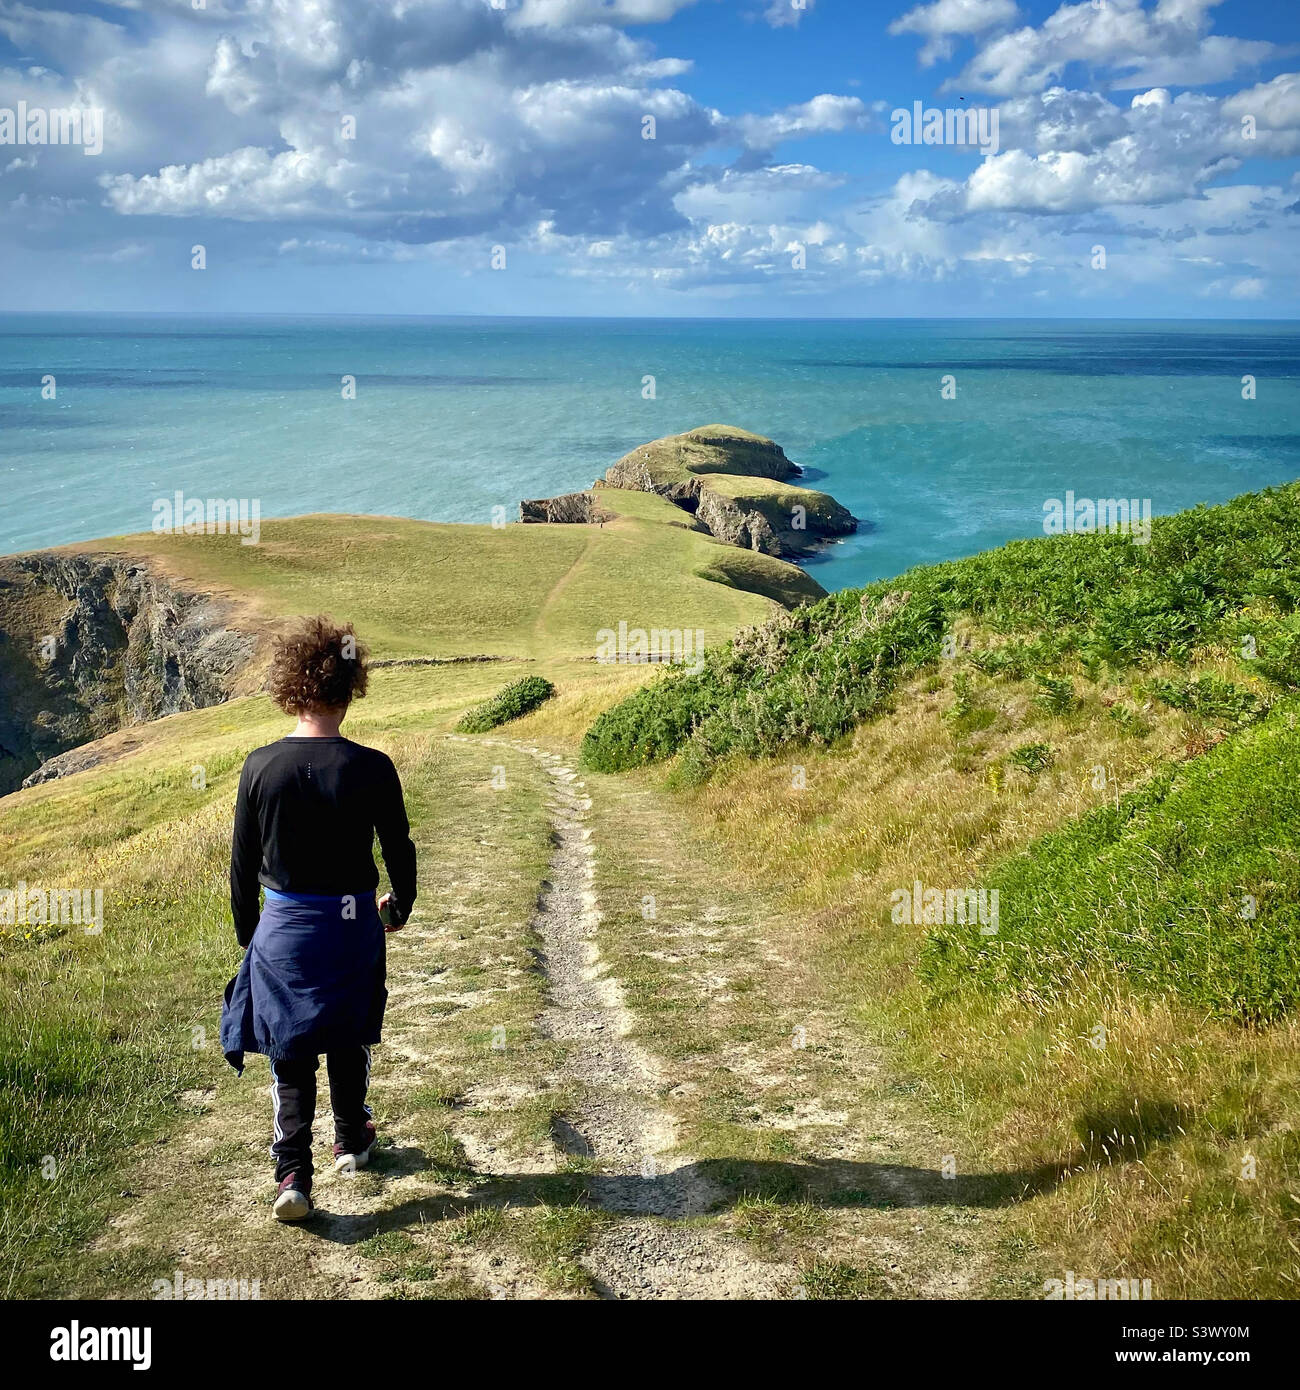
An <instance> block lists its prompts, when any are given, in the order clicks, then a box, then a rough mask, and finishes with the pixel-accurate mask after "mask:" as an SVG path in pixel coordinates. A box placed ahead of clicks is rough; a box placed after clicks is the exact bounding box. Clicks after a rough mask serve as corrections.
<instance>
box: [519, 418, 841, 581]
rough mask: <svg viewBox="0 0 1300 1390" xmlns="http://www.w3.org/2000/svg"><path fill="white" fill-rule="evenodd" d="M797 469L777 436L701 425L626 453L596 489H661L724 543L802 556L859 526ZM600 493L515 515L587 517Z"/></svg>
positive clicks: (529, 505) (533, 504)
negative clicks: (798, 480)
mask: <svg viewBox="0 0 1300 1390" xmlns="http://www.w3.org/2000/svg"><path fill="white" fill-rule="evenodd" d="M799 473H800V470H799V467H798V465H797V464H794V463H792V462H791V461H790V460H789V459H788V458H787V457H786V455H785V450H784V449H782V448H781V446H780V445H779V444H777V443H776V442H775V441H774V440H771V439H767V438H765V437H764V436H763V435H761V434H751V433H750V432H749V431H748V430H742V429H738V428H737V427H735V426H734V425H704V426H702V427H701V428H699V429H694V430H687V431H686V432H685V433H683V434H670V435H666V436H665V437H664V438H663V439H655V440H652V441H651V442H650V443H649V444H642V445H641V446H640V447H639V448H637V449H633V450H632V451H631V453H628V454H624V455H623V457H622V458H621V459H619V460H618V462H617V463H614V464H611V465H610V467H609V468H607V469H606V470H605V476H604V477H603V478H601V479H599V480H598V481H597V482H596V484H595V487H596V488H597V489H599V488H601V487H602V486H603V487H613V488H626V489H628V490H630V491H634V492H654V493H658V494H659V496H661V497H665V498H667V499H668V501H670V502H673V503H675V504H676V505H677V506H679V507H681V508H682V509H683V511H687V512H690V513H691V515H692V516H694V517H695V520H696V524H697V525H698V527H699V528H700V529H701V530H704V531H707V532H709V534H710V535H712V536H715V537H717V539H718V540H720V541H725V542H726V543H727V544H728V545H738V546H742V547H743V548H745V549H747V550H758V551H761V552H762V553H763V554H764V555H775V556H779V557H781V558H784V559H802V558H804V557H806V556H807V555H808V554H809V553H810V552H811V551H812V550H814V549H815V548H816V547H817V546H818V545H820V544H823V543H825V542H826V541H828V540H831V539H832V538H834V537H835V536H844V535H848V534H849V533H850V532H851V531H855V530H857V526H858V523H857V519H856V518H855V517H854V516H853V514H852V513H851V512H850V511H849V510H848V508H846V507H842V506H840V504H839V503H838V502H837V501H836V500H835V499H834V498H833V497H831V496H830V495H829V494H828V493H825V492H816V491H814V490H813V489H812V488H804V487H798V486H796V485H794V484H792V483H791V482H790V481H789V480H790V479H791V478H795V477H798V476H799ZM598 495H599V493H598V492H597V493H595V494H593V493H591V492H578V493H568V494H566V495H564V496H562V497H552V498H541V499H537V500H535V501H529V502H522V503H520V507H519V515H520V520H521V521H561V522H579V523H581V522H587V521H591V520H594V519H596V517H595V510H596V503H595V500H594V499H595V497H597V496H598ZM580 499H581V500H580Z"/></svg>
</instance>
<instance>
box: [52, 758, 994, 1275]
mask: <svg viewBox="0 0 1300 1390" xmlns="http://www.w3.org/2000/svg"><path fill="white" fill-rule="evenodd" d="M399 763H400V765H401V766H402V769H403V778H404V782H405V783H406V785H407V787H408V794H413V796H414V798H415V801H414V804H413V807H412V821H413V825H414V833H415V835H416V839H417V844H418V847H419V851H420V874H421V880H420V896H419V899H418V900H417V904H416V910H415V913H414V914H413V916H412V919H411V921H410V923H409V924H408V926H407V927H406V929H405V930H404V931H402V932H401V933H399V934H397V935H396V936H395V937H393V938H391V940H390V951H389V990H390V999H389V1010H388V1016H387V1019H386V1023H385V1030H384V1042H383V1044H382V1046H381V1047H380V1048H379V1049H378V1050H377V1052H376V1068H375V1074H374V1078H373V1082H372V1093H371V1094H372V1103H373V1104H374V1106H375V1109H376V1117H377V1120H378V1122H379V1126H380V1133H381V1147H380V1148H379V1150H378V1151H377V1153H376V1155H375V1159H374V1161H373V1163H372V1165H371V1167H370V1168H368V1169H366V1170H363V1171H362V1172H359V1173H357V1174H355V1175H351V1176H348V1175H336V1174H333V1173H332V1172H330V1171H329V1167H328V1163H327V1162H326V1161H324V1154H325V1153H326V1152H327V1151H328V1143H329V1140H330V1138H331V1135H330V1131H329V1120H328V1100H327V1094H326V1092H325V1088H324V1087H323V1086H322V1095H321V1100H320V1103H319V1107H318V1119H317V1126H316V1140H317V1147H318V1150H320V1151H322V1160H323V1161H322V1163H321V1165H320V1171H319V1172H318V1181H317V1187H316V1191H315V1196H316V1199H317V1204H318V1211H317V1213H316V1214H315V1215H314V1217H313V1218H312V1219H311V1220H310V1221H308V1222H306V1223H304V1224H303V1225H302V1226H301V1227H300V1228H286V1227H284V1226H281V1225H279V1224H278V1223H276V1222H274V1221H273V1220H271V1219H270V1203H271V1201H272V1200H273V1197H274V1184H273V1183H272V1182H271V1181H270V1164H269V1162H268V1159H267V1156H266V1145H267V1142H268V1139H267V1134H268V1124H269V1115H268V1106H267V1100H266V1094H265V1063H264V1061H263V1060H262V1059H260V1058H255V1059H250V1069H249V1073H248V1074H246V1075H245V1076H244V1077H243V1078H240V1079H237V1078H235V1077H234V1075H233V1073H230V1072H229V1069H228V1068H225V1066H224V1063H222V1064H220V1065H214V1067H213V1070H212V1078H213V1079H212V1084H211V1085H210V1086H209V1087H207V1088H206V1089H204V1090H202V1091H196V1092H192V1093H189V1094H187V1095H186V1096H185V1097H183V1098H182V1102H183V1105H184V1106H185V1107H186V1108H187V1109H188V1112H189V1113H188V1116H186V1117H185V1118H183V1119H182V1120H181V1122H180V1123H179V1124H178V1125H177V1126H176V1129H175V1131H174V1132H173V1133H172V1134H171V1135H170V1136H169V1137H167V1138H166V1139H165V1140H164V1141H161V1142H159V1143H156V1144H153V1145H149V1146H147V1147H146V1148H145V1149H144V1151H143V1152H137V1153H135V1154H133V1155H131V1156H130V1158H129V1159H128V1161H126V1162H125V1163H124V1165H123V1169H122V1186H123V1193H122V1198H123V1200H122V1204H121V1206H120V1208H119V1209H118V1210H117V1211H116V1212H115V1213H114V1214H113V1215H112V1217H111V1219H110V1220H109V1221H108V1222H107V1223H106V1226H105V1228H104V1229H103V1231H102V1233H101V1234H100V1236H99V1237H98V1238H97V1239H95V1240H94V1241H93V1242H91V1244H90V1245H89V1246H88V1247H86V1248H85V1250H84V1251H83V1252H82V1253H81V1255H80V1256H79V1257H78V1261H77V1263H76V1264H75V1266H70V1267H69V1268H67V1269H66V1270H65V1272H64V1275H63V1279H62V1281H61V1286H62V1287H65V1288H66V1289H67V1291H68V1292H69V1293H73V1292H78V1293H82V1294H84V1295H86V1296H90V1297H97V1296H98V1297H134V1298H141V1297H149V1296H150V1293H149V1290H150V1288H151V1287H152V1285H153V1281H154V1280H156V1279H158V1278H171V1277H172V1276H173V1273H174V1271H176V1270H181V1271H182V1272H183V1273H184V1274H185V1276H186V1277H187V1278H189V1277H197V1278H200V1279H204V1278H206V1279H243V1280H248V1281H252V1280H257V1281H260V1288H261V1294H260V1296H261V1297H264V1298H319V1299H339V1298H402V1299H429V1298H440V1299H457V1298H499V1299H540V1298H566V1297H568V1298H572V1297H579V1298H582V1297H586V1298H591V1297H597V1298H606V1299H746V1298H762V1299H782V1300H784V1299H790V1298H804V1297H808V1298H826V1297H831V1298H869V1297H890V1296H893V1297H897V1296H932V1297H933V1296H940V1297H954V1296H955V1297H960V1296H963V1295H969V1294H970V1293H972V1292H975V1291H976V1290H977V1288H978V1287H980V1286H983V1285H986V1284H987V1282H988V1281H987V1278H986V1270H987V1267H988V1251H989V1250H990V1249H991V1248H992V1244H993V1242H994V1240H995V1239H996V1238H997V1224H996V1216H997V1213H996V1211H994V1210H992V1209H989V1208H988V1207H987V1203H986V1202H985V1199H984V1198H983V1197H981V1196H980V1192H979V1189H980V1183H979V1182H978V1181H976V1180H975V1179H972V1180H971V1181H970V1182H969V1183H967V1184H966V1185H965V1186H963V1184H962V1183H961V1182H945V1181H943V1180H941V1178H940V1176H939V1174H938V1172H937V1171H936V1170H937V1166H938V1164H939V1161H940V1160H941V1159H942V1156H943V1155H945V1154H947V1153H948V1152H950V1149H951V1145H950V1143H949V1142H948V1141H947V1140H945V1139H943V1138H942V1137H941V1136H939V1135H936V1134H934V1133H933V1131H932V1130H930V1129H927V1128H926V1127H925V1126H924V1124H923V1123H922V1119H921V1110H920V1107H918V1105H917V1104H916V1103H915V1101H914V1100H912V1099H911V1097H910V1093H909V1092H908V1091H907V1090H906V1088H905V1087H901V1086H897V1085H895V1084H894V1083H893V1082H892V1080H891V1078H890V1076H889V1074H888V1072H887V1070H884V1069H882V1068H881V1066H880V1062H879V1058H878V1057H877V1056H876V1055H875V1053H874V1052H872V1051H870V1050H869V1049H864V1047H863V1045H862V1042H861V1040H860V1039H859V1038H857V1037H856V1033H855V1030H853V1029H852V1028H851V1027H850V1026H849V1024H848V1020H847V1019H845V1018H841V1017H839V1011H838V1010H837V1011H834V1012H832V1011H830V1010H827V1009H825V1008H820V1009H818V1008H813V1007H811V1006H810V1002H809V1001H810V999H811V992H810V990H809V989H808V988H807V983H806V982H805V981H802V980H801V979H800V976H799V972H798V970H797V969H796V968H795V966H794V964H793V962H792V960H791V959H790V956H789V954H788V953H787V954H783V952H782V949H781V942H782V938H781V937H780V935H779V933H778V932H775V929H774V925H773V923H772V921H770V920H765V919H764V917H763V913H764V912H769V913H770V911H771V909H770V905H767V904H765V903H764V902H763V901H762V900H760V899H759V898H757V897H755V896H754V894H753V893H752V891H750V890H748V889H743V888H742V890H741V891H740V892H739V894H738V895H737V894H736V893H735V890H734V887H733V886H729V885H728V884H727V883H726V882H725V881H724V880H725V877H726V876H725V873H724V871H723V870H724V867H725V866H721V865H718V864H716V863H711V862H710V861H709V857H708V856H709V849H708V846H702V845H700V844H697V843H695V842H693V841H690V840H689V839H688V837H687V832H686V827H685V825H684V824H683V823H682V821H681V818H680V816H679V815H678V814H677V813H676V812H675V810H674V808H673V807H672V805H671V804H670V802H669V801H668V800H667V799H665V798H664V797H662V796H659V795H657V794H655V793H653V791H652V790H651V789H649V788H648V787H645V786H642V785H640V784H638V783H635V782H629V781H622V780H619V779H592V780H591V782H588V780H587V779H585V778H584V777H582V776H580V775H578V774H577V773H576V772H575V771H574V770H573V768H572V767H571V766H569V765H568V764H566V763H565V762H564V761H563V759H562V758H561V757H560V756H559V755H558V754H556V753H554V752H552V751H549V750H546V749H543V748H539V747H537V746H535V745H533V744H530V743H524V742H521V741H518V740H504V739H467V738H462V737H458V736H445V735H441V734H436V735H425V736H419V737H416V738H413V740H412V741H411V743H410V746H409V747H408V748H407V750H406V754H405V760H404V761H402V760H400V759H399ZM593 790H594V791H595V795H596V797H598V798H599V800H598V801H596V802H594V801H593ZM647 892H653V893H654V894H655V895H656V896H657V900H658V913H657V916H656V914H654V913H651V914H650V919H647V918H646V917H645V916H644V915H643V912H642V910H641V908H642V907H643V906H644V895H645V894H646V893H647ZM778 925H779V926H780V928H781V930H784V931H786V932H788V931H789V930H791V929H792V926H793V928H794V929H796V930H797V929H798V924H791V923H789V922H785V921H782V922H780V923H779V924H778ZM800 1030H806V1032H807V1034H808V1046H807V1047H806V1048H802V1049H801V1050H800V1049H792V1048H791V1045H790V1037H791V1034H792V1031H793V1032H799V1031H800ZM209 1032H210V1033H211V1034H213V1035H215V1020H213V1021H212V1025H211V1026H210V1028H209ZM322 1080H323V1077H322ZM701 1155H703V1157H701Z"/></svg>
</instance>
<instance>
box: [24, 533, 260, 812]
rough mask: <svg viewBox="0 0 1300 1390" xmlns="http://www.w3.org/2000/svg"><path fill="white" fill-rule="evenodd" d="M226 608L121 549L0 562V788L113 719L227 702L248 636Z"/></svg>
mask: <svg viewBox="0 0 1300 1390" xmlns="http://www.w3.org/2000/svg"><path fill="white" fill-rule="evenodd" d="M227 616H228V615H227V609H226V605H224V604H223V603H221V602H220V601H218V600H216V599H214V598H213V597H212V596H211V595H208V594H202V593H195V592H188V591H185V590H182V589H180V588H179V587H177V586H176V585H175V584H173V583H172V582H171V581H169V580H168V579H166V578H165V577H163V576H162V575H160V574H158V573H156V572H155V571H154V570H152V569H151V568H150V567H149V566H147V565H145V564H143V563H141V562H138V561H132V560H129V559H126V558H125V557H122V556H117V555H96V554H90V553H81V552H69V551H47V552H37V553H34V554H31V555H21V556H15V557H12V558H9V557H6V558H4V559H2V560H0V688H2V689H3V698H0V795H3V794H4V793H6V792H10V791H13V790H15V789H16V788H17V787H18V786H20V785H27V784H30V783H33V782H37V781H42V780H47V779H48V777H50V776H58V775H62V773H63V772H66V771H74V770H77V767H78V766H79V765H81V764H80V763H79V760H78V759H76V758H69V757H64V756H62V755H65V754H67V753H68V752H69V750H71V749H75V748H77V747H78V746H79V745H81V744H84V743H87V742H89V741H90V740H92V739H97V738H102V737H103V736H104V735H105V734H108V733H111V732H113V731H114V730H116V729H119V728H122V727H124V726H125V725H128V724H139V723H143V722H145V721H146V720H150V719H157V718H160V717H161V716H163V715H166V714H175V713H177V712H178V711H180V710H187V709H200V708H203V707H205V706H207V705H213V704H219V703H220V702H222V701H223V700H225V699H227V698H228V696H229V693H230V689H231V684H232V681H233V679H234V677H235V676H236V675H237V673H238V672H239V671H241V670H242V669H243V668H244V667H245V666H246V665H247V664H248V663H249V662H250V661H251V660H252V658H253V655H254V653H255V650H256V645H257V639H256V637H255V636H254V634H252V633H250V632H245V631H240V630H238V629H236V628H234V627H230V626H227ZM55 760H57V761H55ZM82 761H84V760H82Z"/></svg>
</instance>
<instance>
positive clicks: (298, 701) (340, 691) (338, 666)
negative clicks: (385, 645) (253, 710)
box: [266, 617, 369, 714]
mask: <svg viewBox="0 0 1300 1390" xmlns="http://www.w3.org/2000/svg"><path fill="white" fill-rule="evenodd" d="M366 655H367V652H366V648H365V647H363V646H362V645H361V643H360V642H358V641H357V637H356V633H355V632H353V630H352V624H351V623H343V624H339V623H336V622H334V621H333V619H331V618H324V617H317V618H304V619H303V620H302V622H301V624H300V625H299V627H298V628H296V629H295V630H294V631H292V632H288V633H285V634H283V635H282V636H280V637H278V638H276V642H275V651H274V654H273V655H272V657H271V670H270V674H269V675H268V676H267V681H266V688H267V690H268V692H269V693H270V696H271V699H273V700H274V701H275V703H276V704H277V705H279V706H280V708H281V709H282V710H284V712H285V713H286V714H306V713H318V712H320V711H321V710H333V709H344V708H346V707H347V705H348V704H349V703H350V702H351V701H352V700H353V699H360V698H361V697H362V696H363V695H364V694H365V693H366V683H367V681H368V679H369V675H368V672H367V670H366Z"/></svg>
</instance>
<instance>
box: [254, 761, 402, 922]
mask: <svg viewBox="0 0 1300 1390" xmlns="http://www.w3.org/2000/svg"><path fill="white" fill-rule="evenodd" d="M376 835H378V836H379V848H380V851H381V852H382V854H383V856H384V864H385V866H386V867H387V869H388V876H389V878H390V879H391V881H392V885H393V901H392V912H393V920H394V921H395V922H396V923H397V924H398V925H401V924H402V923H403V922H405V920H406V918H407V916H408V914H409V913H410V911H411V904H412V903H413V902H414V901H415V846H414V845H413V844H412V843H411V828H410V825H409V823H408V822H407V819H406V805H405V803H404V802H403V800H402V784H401V782H400V781H399V780H398V777H397V769H396V768H395V767H394V766H393V764H392V760H391V759H390V758H389V757H388V755H387V754H386V753H381V752H380V751H379V750H378V749H377V748H365V747H363V746H362V745H361V744H359V743H353V742H352V740H351V739H347V738H343V737H342V736H341V735H340V736H338V737H336V738H304V737H293V736H292V735H291V736H290V737H288V738H282V739H280V741H279V742H278V743H268V744H267V745H266V746H265V747H263V748H255V749H254V750H253V751H252V752H251V753H250V754H249V755H248V758H247V759H246V761H245V763H244V770H243V772H242V773H241V774H240V778H239V796H238V799H237V800H236V802H235V833H234V840H233V844H232V846H231V852H230V910H231V913H232V915H233V916H234V919H235V935H236V936H237V937H238V938H239V944H240V945H241V946H247V945H248V943H249V942H250V941H251V940H252V939H253V931H254V929H255V928H256V926H257V919H258V917H259V916H260V915H261V909H260V906H259V903H258V885H259V884H261V885H262V886H263V887H265V888H273V889H275V890H276V891H277V892H280V893H322V894H326V893H328V894H338V895H339V896H340V897H341V896H342V895H343V894H345V893H358V894H360V893H370V892H373V891H374V889H376V888H377V887H378V886H379V871H378V870H377V869H376V868H375V861H374V857H373V853H372V849H373V845H374V840H375V836H376Z"/></svg>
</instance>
